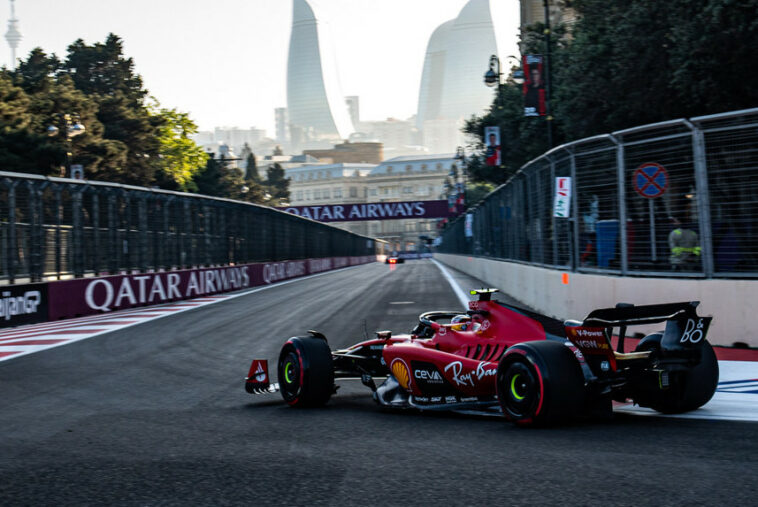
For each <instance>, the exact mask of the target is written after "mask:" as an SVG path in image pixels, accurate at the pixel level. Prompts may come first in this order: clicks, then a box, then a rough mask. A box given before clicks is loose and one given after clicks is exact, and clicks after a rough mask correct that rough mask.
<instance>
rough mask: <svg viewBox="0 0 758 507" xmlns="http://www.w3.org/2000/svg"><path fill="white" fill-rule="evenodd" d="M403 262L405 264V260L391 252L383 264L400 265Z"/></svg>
mask: <svg viewBox="0 0 758 507" xmlns="http://www.w3.org/2000/svg"><path fill="white" fill-rule="evenodd" d="M404 262H405V259H404V258H403V257H402V256H401V255H400V254H398V253H397V252H392V253H391V254H390V255H388V256H387V258H386V259H385V260H384V263H385V264H402V263H404Z"/></svg>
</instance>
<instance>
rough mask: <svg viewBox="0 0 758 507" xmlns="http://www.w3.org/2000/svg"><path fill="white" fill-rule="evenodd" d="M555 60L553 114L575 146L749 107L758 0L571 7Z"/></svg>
mask: <svg viewBox="0 0 758 507" xmlns="http://www.w3.org/2000/svg"><path fill="white" fill-rule="evenodd" d="M574 7H575V8H576V9H577V12H578V14H579V16H580V18H579V21H578V22H577V24H576V26H575V29H574V32H573V33H574V40H573V42H572V43H571V46H570V51H564V52H562V53H559V55H557V56H558V64H557V65H556V66H554V68H555V75H556V80H555V81H556V87H555V89H556V98H557V100H556V103H555V107H554V110H555V111H556V113H557V114H556V116H558V117H560V118H562V119H563V121H564V131H565V133H566V134H567V136H569V137H570V138H572V139H576V138H581V137H587V136H590V135H594V134H598V133H603V132H609V131H613V130H618V129H623V128H627V127H632V126H635V125H641V124H645V123H654V122H659V121H664V120H670V119H674V118H681V117H689V116H697V115H704V114H712V113H719V112H724V111H729V110H734V109H743V108H748V107H754V106H755V104H757V103H758V89H756V87H754V86H751V85H749V83H755V82H758V68H757V67H756V66H755V65H747V64H746V62H754V61H758V45H756V44H746V43H745V42H744V41H755V40H758V22H757V21H756V17H755V12H756V10H758V1H756V0H741V1H740V0H697V1H694V2H693V1H691V0H673V1H671V2H667V3H666V9H665V13H661V4H660V2H656V1H655V0H632V1H630V2H624V3H623V4H621V3H613V2H610V3H609V2H601V1H600V0H577V1H575V2H574Z"/></svg>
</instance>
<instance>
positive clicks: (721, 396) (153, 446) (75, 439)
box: [0, 260, 758, 505]
mask: <svg viewBox="0 0 758 507" xmlns="http://www.w3.org/2000/svg"><path fill="white" fill-rule="evenodd" d="M483 285H486V283H485V282H483V281H480V280H474V279H471V278H469V277H467V276H465V275H462V274H460V273H458V272H455V271H453V270H450V269H449V268H445V267H444V266H441V265H439V264H437V263H436V262H434V261H431V260H416V261H408V262H406V263H405V264H400V265H396V266H394V267H391V266H386V265H383V264H378V263H377V264H369V265H364V266H356V267H352V268H346V269H342V270H338V271H333V272H328V273H324V274H320V275H315V276H311V277H306V278H300V279H295V280H290V281H287V282H283V283H280V284H276V285H271V286H266V287H258V288H255V289H250V290H247V291H243V292H239V293H232V294H224V295H219V296H213V297H204V298H199V299H195V300H189V301H182V302H178V303H173V304H168V305H161V306H155V307H148V308H140V309H134V310H129V311H124V312H114V313H110V314H102V315H98V316H93V317H85V318H80V319H71V320H67V321H59V322H54V323H46V324H38V325H32V326H25V327H18V328H13V329H7V330H3V331H2V332H0V392H1V393H2V396H0V425H1V426H0V427H1V428H2V430H0V431H1V433H0V435H1V436H0V503H1V504H2V505H102V504H108V505H272V504H285V503H286V504H294V505H320V504H321V505H336V504H345V505H399V504H404V505H407V504H411V505H426V504H429V503H432V502H445V504H447V505H472V504H478V503H484V502H488V503H493V502H496V503H498V504H508V505H545V504H558V503H560V504H569V505H574V504H581V505H600V504H603V505H608V504H611V505H649V504H656V505H659V504H676V505H679V504H714V503H716V502H718V503H725V502H729V503H737V502H740V503H741V504H753V503H754V502H755V498H756V497H757V495H758V484H757V483H756V481H755V480H754V477H753V475H754V473H753V472H754V471H755V470H756V469H758V463H757V462H758V459H757V458H756V456H757V453H756V450H758V443H756V442H758V424H756V421H758V362H755V361H752V359H754V358H755V357H754V355H755V351H746V352H744V353H742V355H739V354H738V355H735V353H734V351H723V350H719V349H718V348H717V354H718V355H719V357H720V359H724V358H727V357H728V359H729V360H720V361H719V366H720V383H719V389H718V391H717V393H716V395H715V396H714V398H713V400H712V401H711V402H709V403H708V404H707V405H706V406H705V407H703V408H701V409H700V410H698V411H695V412H693V413H690V414H685V415H683V416H678V417H662V416H660V415H657V414H654V413H652V412H649V411H647V410H645V409H639V408H636V407H626V406H619V407H616V415H615V417H614V420H613V421H610V422H600V421H583V422H579V423H576V424H572V425H568V426H563V427H557V428H549V429H521V428H516V427H514V426H512V425H509V424H506V423H505V422H504V421H503V420H501V419H500V418H494V417H475V416H462V415H455V414H439V413H434V414H429V413H418V412H415V411H400V412H394V411H386V410H382V409H381V408H380V407H378V406H377V405H376V404H375V403H374V402H373V401H372V400H371V396H370V392H369V391H368V389H366V388H365V387H363V386H362V385H360V384H359V383H354V384H349V383H344V384H343V385H342V386H341V388H340V390H339V392H338V393H337V395H335V396H334V397H333V398H332V400H331V401H330V402H329V404H328V405H327V406H326V407H324V408H320V409H314V410H298V409H293V408H290V407H288V406H286V405H285V404H284V403H283V402H282V400H281V397H280V395H279V394H278V393H277V394H271V395H260V396H251V395H248V394H247V393H245V392H244V389H243V377H244V375H245V374H246V373H247V368H248V367H249V364H250V360H251V359H252V358H254V357H258V358H268V360H269V365H270V367H271V368H274V369H275V364H276V357H277V356H278V352H279V348H280V347H281V345H282V343H283V342H284V341H285V340H286V338H288V337H290V336H296V335H303V334H305V333H306V331H307V330H308V329H316V330H318V331H321V332H322V333H324V334H325V335H326V336H327V338H328V339H329V343H330V346H331V347H332V348H340V347H344V346H347V345H349V344H352V343H354V342H357V341H360V340H362V339H364V337H365V336H366V335H369V336H371V335H373V333H374V331H376V330H380V329H391V330H393V331H394V332H395V333H406V332H408V331H409V330H410V329H411V328H412V327H413V326H414V325H415V323H416V322H417V318H418V315H419V314H420V313H422V312H424V311H429V310H455V309H463V301H464V300H466V299H468V297H467V291H468V289H469V288H472V287H481V286H483ZM513 296H516V297H517V295H513ZM498 297H499V298H500V299H504V300H508V296H507V295H503V297H500V295H498ZM614 303H615V302H609V306H611V305H613V304H614ZM571 317H576V318H581V317H583V316H571ZM714 318H716V319H717V318H718V315H714ZM734 359H747V360H737V361H735V360H734Z"/></svg>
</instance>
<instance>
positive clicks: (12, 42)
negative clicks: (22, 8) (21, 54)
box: [5, 0, 22, 70]
mask: <svg viewBox="0 0 758 507" xmlns="http://www.w3.org/2000/svg"><path fill="white" fill-rule="evenodd" d="M14 1H15V0H11V19H9V20H8V31H7V32H5V40H7V41H8V45H9V46H10V47H11V64H10V68H11V70H13V69H15V68H16V48H17V47H18V43H19V42H21V39H22V37H21V32H19V31H18V20H17V19H16V7H15V5H14V3H13V2H14Z"/></svg>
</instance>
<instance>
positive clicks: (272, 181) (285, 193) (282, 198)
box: [266, 164, 290, 206]
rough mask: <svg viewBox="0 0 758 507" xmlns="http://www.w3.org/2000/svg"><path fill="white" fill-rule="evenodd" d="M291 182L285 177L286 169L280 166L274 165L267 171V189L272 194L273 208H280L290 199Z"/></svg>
mask: <svg viewBox="0 0 758 507" xmlns="http://www.w3.org/2000/svg"><path fill="white" fill-rule="evenodd" d="M289 188H290V180H289V178H285V177H284V169H282V166H280V165H279V164H273V165H271V166H270V167H269V168H268V169H266V189H267V190H268V193H269V194H270V196H271V197H270V200H271V205H272V206H278V205H280V204H282V203H284V202H289V199H290V190H289Z"/></svg>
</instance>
